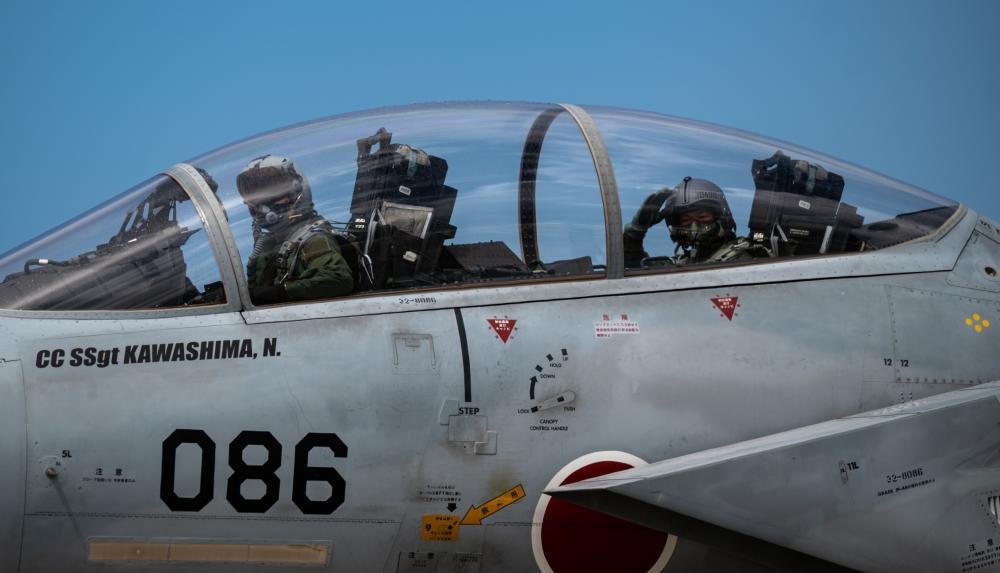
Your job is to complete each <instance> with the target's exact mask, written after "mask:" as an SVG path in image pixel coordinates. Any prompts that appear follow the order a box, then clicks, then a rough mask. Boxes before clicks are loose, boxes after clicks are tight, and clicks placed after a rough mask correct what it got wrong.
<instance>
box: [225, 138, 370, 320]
mask: <svg viewBox="0 0 1000 573" xmlns="http://www.w3.org/2000/svg"><path fill="white" fill-rule="evenodd" d="M236 189H237V191H239V193H240V196H241V197H242V198H243V202H244V203H245V204H246V206H247V209H249V210H250V215H251V216H252V217H253V228H254V247H253V253H252V254H251V255H250V260H249V261H248V262H247V286H248V287H249V288H250V297H251V299H252V300H253V302H254V304H274V303H279V302H288V301H297V300H312V299H321V298H330V297H336V296H342V295H346V294H350V293H351V291H353V290H354V277H353V274H352V273H351V269H350V267H349V265H348V264H347V262H346V261H345V260H344V257H343V256H342V255H341V253H340V248H339V247H338V245H337V240H336V239H335V238H334V236H333V233H332V232H331V227H330V224H329V222H327V221H326V220H325V219H323V218H322V217H320V216H319V214H317V213H316V208H315V207H314V205H313V200H312V191H311V189H310V188H309V181H308V179H306V177H305V176H304V175H302V174H301V173H299V171H298V170H297V169H296V168H295V164H294V163H293V162H292V160H290V159H287V158H285V157H278V156H276V155H263V156H261V157H257V158H255V159H254V160H252V161H251V162H250V163H249V164H248V165H247V166H246V168H245V169H243V171H241V172H240V174H239V175H237V176H236Z"/></svg>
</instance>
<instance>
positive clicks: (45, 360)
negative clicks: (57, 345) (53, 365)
mask: <svg viewBox="0 0 1000 573" xmlns="http://www.w3.org/2000/svg"><path fill="white" fill-rule="evenodd" d="M50 354H51V353H50V352H49V351H48V350H39V351H38V354H36V355H35V368H45V367H47V366H48V365H49V355H50Z"/></svg>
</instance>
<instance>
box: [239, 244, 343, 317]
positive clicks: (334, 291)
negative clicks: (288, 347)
mask: <svg viewBox="0 0 1000 573" xmlns="http://www.w3.org/2000/svg"><path fill="white" fill-rule="evenodd" d="M294 234H295V230H292V231H290V232H289V233H287V234H284V235H283V237H274V236H266V237H262V238H261V239H260V241H261V244H260V245H259V248H255V249H254V250H255V252H258V254H257V255H252V256H251V257H250V260H249V261H248V262H247V286H248V287H249V288H250V297H251V299H253V301H254V303H255V304H269V303H275V302H287V301H297V300H313V299H323V298H332V297H337V296H343V295H346V294H350V293H351V291H353V290H354V277H353V275H352V274H351V269H350V267H349V266H348V265H347V261H345V260H344V257H343V256H342V255H341V253H340V248H339V247H338V246H337V242H336V240H335V239H334V238H333V237H331V236H330V235H329V234H328V233H325V232H322V231H315V232H309V233H307V234H306V236H305V237H304V238H303V239H302V241H301V244H299V245H298V247H297V248H295V249H294V250H293V251H292V252H291V253H289V254H288V256H287V257H286V258H287V261H286V266H288V267H290V268H288V269H287V270H286V269H283V268H279V263H280V261H279V256H278V255H279V253H280V251H281V246H282V244H283V243H284V241H285V240H287V239H286V237H291V236H293V235H294ZM279 273H280V275H281V276H279Z"/></svg>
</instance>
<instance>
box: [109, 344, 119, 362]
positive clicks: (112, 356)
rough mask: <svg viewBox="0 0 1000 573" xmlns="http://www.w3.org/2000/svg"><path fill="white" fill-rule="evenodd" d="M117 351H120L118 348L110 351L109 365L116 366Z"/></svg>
mask: <svg viewBox="0 0 1000 573" xmlns="http://www.w3.org/2000/svg"><path fill="white" fill-rule="evenodd" d="M119 350H120V349H119V348H115V349H114V350H112V351H111V363H112V364H118V351H119Z"/></svg>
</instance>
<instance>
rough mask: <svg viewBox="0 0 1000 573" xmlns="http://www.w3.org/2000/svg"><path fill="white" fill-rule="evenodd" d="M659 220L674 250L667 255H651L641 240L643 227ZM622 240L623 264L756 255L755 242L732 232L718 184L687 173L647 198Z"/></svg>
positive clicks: (665, 263)
mask: <svg viewBox="0 0 1000 573" xmlns="http://www.w3.org/2000/svg"><path fill="white" fill-rule="evenodd" d="M663 220H666V222H667V227H668V228H669V230H670V238H671V239H672V240H673V241H674V244H675V245H676V250H675V252H674V256H672V257H652V258H651V257H649V255H648V254H647V253H646V251H645V250H644V249H643V245H642V243H643V240H644V239H645V237H646V232H647V231H648V230H649V229H650V228H651V227H653V226H654V225H656V224H657V223H659V222H660V221H663ZM622 241H623V243H624V246H625V266H626V267H628V268H640V267H644V266H669V265H686V264H691V263H706V262H728V261H733V260H741V259H750V258H753V257H754V256H755V253H754V252H753V251H754V249H755V247H752V246H751V245H750V243H749V241H747V240H746V239H740V238H738V237H737V236H736V221H734V220H733V214H732V211H730V209H729V203H728V202H727V201H726V195H725V193H723V192H722V189H720V188H719V186H718V185H716V184H715V183H712V182H711V181H709V180H707V179H694V178H692V177H685V178H684V179H683V180H682V181H681V182H680V183H678V184H677V187H674V188H670V187H664V188H663V189H660V190H659V191H656V192H655V193H652V194H651V195H649V196H648V197H646V200H645V201H643V203H642V205H641V206H640V207H639V210H638V211H637V212H636V214H635V216H634V217H633V218H632V221H631V222H630V223H629V224H628V225H626V226H625V232H624V233H623V237H622Z"/></svg>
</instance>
